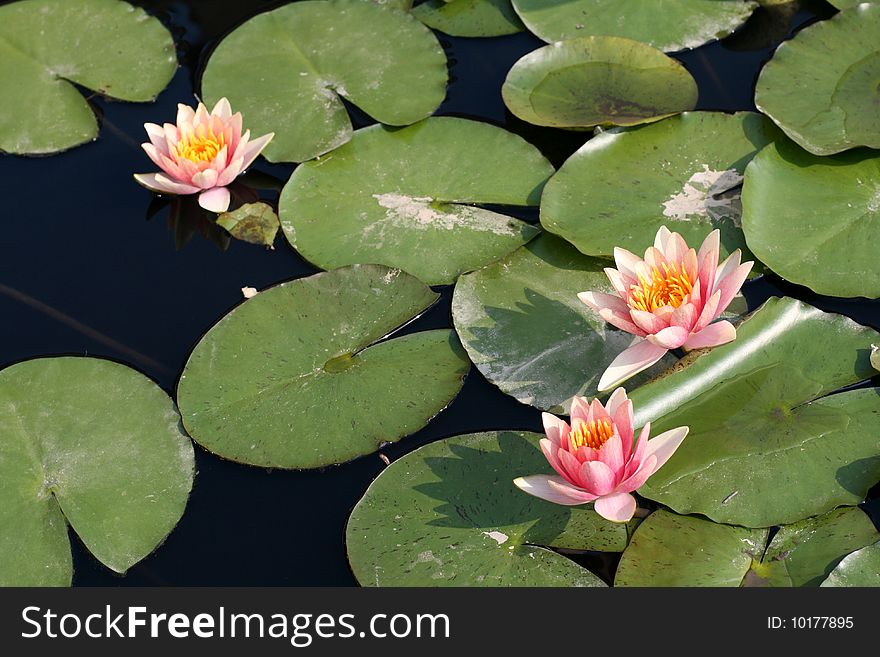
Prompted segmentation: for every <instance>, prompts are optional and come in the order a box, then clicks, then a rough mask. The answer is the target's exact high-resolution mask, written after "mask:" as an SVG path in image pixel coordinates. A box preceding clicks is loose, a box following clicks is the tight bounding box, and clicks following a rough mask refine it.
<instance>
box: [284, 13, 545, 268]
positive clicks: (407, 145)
mask: <svg viewBox="0 0 880 657" xmlns="http://www.w3.org/2000/svg"><path fill="white" fill-rule="evenodd" d="M456 1H459V0H456ZM500 162H503V163H504V166H499V163H500ZM552 173H553V166H552V165H551V164H550V163H549V162H548V161H547V160H546V159H545V158H544V156H542V155H541V153H540V152H539V151H538V149H536V148H535V147H534V146H532V145H530V144H528V143H527V142H525V141H524V140H523V139H522V138H521V137H518V136H517V135H514V134H512V133H509V132H507V131H505V130H502V129H501V128H496V127H495V126H491V125H489V124H486V123H479V122H477V121H469V120H467V119H457V118H452V117H437V118H430V119H427V120H425V121H422V122H420V123H417V124H416V125H412V126H409V127H407V128H403V129H399V130H394V129H389V128H386V127H384V126H380V125H377V126H370V127H368V128H364V129H362V130H358V131H357V132H356V133H355V135H354V138H353V139H352V141H351V143H349V144H346V145H345V146H344V147H342V148H340V149H339V150H337V151H334V152H333V154H332V155H331V156H329V157H327V158H324V159H322V160H320V161H315V162H307V163H306V164H303V165H302V166H300V167H298V168H297V169H296V170H295V171H294V172H293V175H292V176H291V178H290V181H289V182H288V184H287V185H286V186H285V188H284V191H283V192H282V194H281V200H280V201H279V213H280V215H281V227H282V228H283V229H284V233H285V235H286V236H287V239H288V241H289V242H290V243H291V245H293V247H294V248H296V250H297V251H299V252H300V253H301V254H302V255H303V257H305V258H306V259H307V260H309V261H310V262H312V263H314V264H315V265H317V266H318V267H321V268H322V269H331V268H333V267H339V266H342V265H349V264H354V263H358V262H374V263H381V264H384V265H388V266H391V267H400V268H401V269H404V270H405V271H407V272H409V273H411V274H413V275H414V276H417V277H418V278H420V279H421V280H423V281H425V282H426V283H428V284H430V285H443V284H449V283H452V282H454V281H455V279H456V278H457V277H458V275H459V274H460V273H461V272H463V271H468V270H471V269H476V268H478V267H481V266H483V265H485V264H487V263H490V262H492V261H494V260H497V259H498V258H500V257H502V256H505V255H507V254H508V253H510V252H511V251H513V250H514V249H516V248H517V247H519V246H521V245H522V244H525V243H526V242H528V241H529V240H530V239H532V238H533V237H534V236H535V235H537V234H538V232H539V231H538V229H537V228H535V227H534V226H531V225H529V224H527V223H525V222H522V221H519V220H518V219H513V218H511V217H508V216H506V215H503V214H499V213H498V212H494V211H491V210H486V209H483V208H480V207H474V206H473V205H471V204H474V203H483V204H500V205H511V206H529V205H531V206H537V205H538V202H539V200H540V198H541V190H542V189H543V186H544V183H545V182H546V180H547V178H549V177H550V175H551V174H552Z"/></svg>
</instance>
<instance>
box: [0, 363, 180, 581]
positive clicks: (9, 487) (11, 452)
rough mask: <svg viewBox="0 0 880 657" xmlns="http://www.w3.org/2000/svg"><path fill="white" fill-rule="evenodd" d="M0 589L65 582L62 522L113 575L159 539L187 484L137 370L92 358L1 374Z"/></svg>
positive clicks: (164, 410)
mask: <svg viewBox="0 0 880 657" xmlns="http://www.w3.org/2000/svg"><path fill="white" fill-rule="evenodd" d="M0 434H2V435H0V586H67V585H69V584H70V581H71V577H72V565H71V555H70V545H69V542H68V538H67V523H70V525H71V527H73V530H74V531H75V532H76V533H77V535H78V536H79V538H80V539H81V540H82V542H83V543H84V544H85V546H86V547H87V548H88V549H89V551H90V552H91V553H92V554H93V555H94V556H95V557H96V558H97V559H98V560H99V561H101V563H103V564H104V565H106V566H107V567H108V568H111V569H112V570H115V571H116V572H119V573H124V572H125V571H126V570H128V569H129V568H130V567H131V566H133V565H134V564H135V563H137V562H138V561H140V560H141V559H143V558H144V557H145V556H147V555H148V554H150V553H151V552H152V551H153V550H154V549H156V547H157V546H158V545H159V544H160V543H161V542H162V541H163V540H165V537H166V536H167V535H168V533H169V532H170V531H171V530H172V529H174V527H175V525H177V522H178V520H179V519H180V517H181V515H182V514H183V510H184V507H185V506H186V503H187V499H188V498H189V492H190V488H191V487H192V481H193V449H192V443H191V442H190V440H189V438H187V436H186V435H185V434H183V433H182V432H181V430H180V416H179V415H178V413H177V409H176V408H175V406H174V403H173V402H172V401H171V399H170V398H169V397H168V395H166V394H165V393H164V392H163V391H162V390H160V389H159V387H158V386H157V385H156V384H155V383H153V382H152V381H150V380H149V379H147V378H146V377H145V376H143V375H141V374H139V373H138V372H135V371H134V370H132V369H129V368H128V367H125V366H123V365H118V364H116V363H112V362H110V361H105V360H99V359H96V358H43V359H37V360H31V361H26V362H23V363H19V364H17V365H13V366H12V367H8V368H6V369H5V370H3V371H2V372H0Z"/></svg>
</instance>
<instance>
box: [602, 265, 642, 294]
mask: <svg viewBox="0 0 880 657" xmlns="http://www.w3.org/2000/svg"><path fill="white" fill-rule="evenodd" d="M604 271H605V275H606V276H607V277H608V280H609V281H611V286H612V287H613V288H614V291H615V292H617V294H619V295H620V298H621V299H625V298H626V297H627V296H628V295H629V288H630V286H631V285H633V284H634V283H635V281H634V280H631V279H629V278H627V277H626V276H624V275H623V274H621V273H620V272H619V271H617V270H616V269H612V268H611V267H605V269H604Z"/></svg>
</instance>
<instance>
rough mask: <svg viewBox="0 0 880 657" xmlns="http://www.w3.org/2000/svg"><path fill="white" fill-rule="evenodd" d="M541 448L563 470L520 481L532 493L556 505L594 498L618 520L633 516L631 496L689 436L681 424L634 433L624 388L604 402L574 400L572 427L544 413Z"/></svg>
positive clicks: (605, 513) (606, 513) (604, 512)
mask: <svg viewBox="0 0 880 657" xmlns="http://www.w3.org/2000/svg"><path fill="white" fill-rule="evenodd" d="M542 418H543V420H544V432H545V433H546V434H547V437H546V438H544V439H542V440H541V451H542V452H544V456H546V457H547V460H548V461H549V462H550V465H551V466H553V469H554V470H556V472H558V473H559V474H558V476H556V475H531V476H529V477H519V478H518V479H515V480H514V482H513V483H514V484H516V485H517V486H518V487H519V488H521V489H522V490H524V491H525V492H526V493H529V494H530V495H534V496H535V497H540V498H542V499H545V500H548V501H550V502H555V503H556V504H565V505H569V506H573V505H576V504H586V503H587V502H594V503H595V506H594V508H595V509H596V513H598V514H599V515H600V516H602V517H603V518H607V519H608V520H611V521H613V522H627V521H628V520H631V519H632V517H633V514H634V513H635V510H636V499H635V498H634V497H633V496H632V495H630V493H632V492H633V491H634V490H636V489H637V488H639V487H640V486H642V484H644V483H645V482H646V481H647V480H648V477H650V476H651V475H652V474H654V473H655V472H657V470H659V469H660V468H661V467H662V466H663V464H664V463H666V461H668V460H669V457H670V456H672V454H673V453H674V452H675V450H676V449H678V446H679V445H681V442H682V441H683V440H684V438H685V436H687V433H688V428H687V427H678V428H677V429H671V430H669V431H667V432H665V433H661V434H660V435H659V436H657V437H656V438H653V439H651V440H648V435H649V434H650V432H651V423H650V422H649V423H648V424H646V425H645V426H644V428H643V429H642V431H641V433H640V434H639V439H638V441H637V442H634V440H633V437H634V435H635V432H634V431H633V405H632V402H631V401H630V400H629V399H627V396H626V391H625V390H624V389H623V388H618V389H617V390H615V391H614V392H613V393H612V394H611V397H609V398H608V403H607V404H606V405H605V406H603V405H602V403H601V402H600V401H599V400H598V399H594V400H593V402H592V403H590V402H589V401H588V400H587V399H586V398H584V397H575V398H574V399H573V400H572V402H571V426H569V425H568V423H567V422H565V421H564V420H560V419H559V418H558V417H556V416H554V415H551V414H550V413H544V414H543V415H542Z"/></svg>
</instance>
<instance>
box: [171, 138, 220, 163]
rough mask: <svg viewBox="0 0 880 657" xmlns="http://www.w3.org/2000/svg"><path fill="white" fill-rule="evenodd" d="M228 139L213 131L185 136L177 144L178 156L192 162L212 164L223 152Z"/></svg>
mask: <svg viewBox="0 0 880 657" xmlns="http://www.w3.org/2000/svg"><path fill="white" fill-rule="evenodd" d="M225 145H226V139H225V138H224V136H223V133H220V134H219V135H215V134H214V133H213V132H212V131H211V130H208V131H201V134H200V135H199V134H196V133H191V134H188V135H184V137H183V139H181V140H180V141H179V142H177V154H178V155H179V156H180V157H182V158H185V159H187V160H190V161H191V162H196V163H199V162H210V161H211V160H213V159H214V158H215V157H217V154H218V153H219V152H220V151H221V150H223V146H225Z"/></svg>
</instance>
